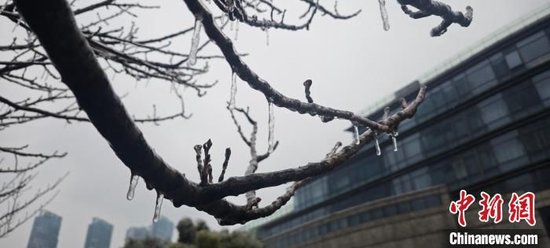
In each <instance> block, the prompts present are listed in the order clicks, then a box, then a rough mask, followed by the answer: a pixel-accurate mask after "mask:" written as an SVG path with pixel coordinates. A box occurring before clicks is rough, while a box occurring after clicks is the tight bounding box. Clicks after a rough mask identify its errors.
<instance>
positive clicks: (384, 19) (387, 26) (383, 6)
mask: <svg viewBox="0 0 550 248" xmlns="http://www.w3.org/2000/svg"><path fill="white" fill-rule="evenodd" d="M378 4H379V5H380V16H381V17H382V23H383V25H384V30H385V31H388V30H390V21H389V20H388V11H387V10H386V0H378Z"/></svg>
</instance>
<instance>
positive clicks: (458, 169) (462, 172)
mask: <svg viewBox="0 0 550 248" xmlns="http://www.w3.org/2000/svg"><path fill="white" fill-rule="evenodd" d="M451 167H452V168H453V171H454V174H455V176H456V178H457V179H463V178H466V176H468V172H467V171H466V165H465V164H464V161H462V158H461V157H460V156H455V157H453V158H452V160H451Z"/></svg>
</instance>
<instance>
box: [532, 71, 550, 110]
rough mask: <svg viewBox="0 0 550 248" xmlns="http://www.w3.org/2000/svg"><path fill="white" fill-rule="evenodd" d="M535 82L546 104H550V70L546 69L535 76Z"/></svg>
mask: <svg viewBox="0 0 550 248" xmlns="http://www.w3.org/2000/svg"><path fill="white" fill-rule="evenodd" d="M533 83H534V84H535V88H537V92H538V94H539V96H540V99H542V100H545V103H546V105H550V71H545V72H543V73H541V74H538V75H536V76H534V77H533Z"/></svg>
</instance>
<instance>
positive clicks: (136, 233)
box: [126, 227, 151, 240]
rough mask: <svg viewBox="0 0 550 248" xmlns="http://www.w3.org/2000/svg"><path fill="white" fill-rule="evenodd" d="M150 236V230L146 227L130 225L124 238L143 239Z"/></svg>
mask: <svg viewBox="0 0 550 248" xmlns="http://www.w3.org/2000/svg"><path fill="white" fill-rule="evenodd" d="M149 236H151V232H150V231H149V228H147V227H130V228H128V231H126V240H129V239H145V238H147V237H149Z"/></svg>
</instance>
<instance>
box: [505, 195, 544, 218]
mask: <svg viewBox="0 0 550 248" xmlns="http://www.w3.org/2000/svg"><path fill="white" fill-rule="evenodd" d="M508 208H509V210H508V213H509V214H510V217H509V218H508V220H509V221H510V223H514V222H520V221H521V220H525V221H526V222H527V224H529V225H530V226H534V225H535V224H536V223H537V220H536V219H535V194H533V193H531V192H527V193H525V194H523V195H521V196H518V194H516V193H512V199H510V203H508Z"/></svg>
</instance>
